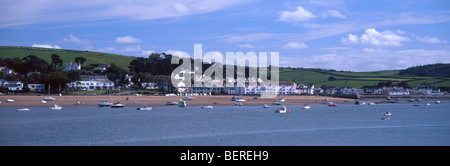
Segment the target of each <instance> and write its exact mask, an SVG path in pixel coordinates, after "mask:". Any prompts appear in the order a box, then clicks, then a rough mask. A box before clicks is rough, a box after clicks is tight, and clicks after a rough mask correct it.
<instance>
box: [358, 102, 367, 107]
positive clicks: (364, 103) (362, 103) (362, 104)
mask: <svg viewBox="0 0 450 166" xmlns="http://www.w3.org/2000/svg"><path fill="white" fill-rule="evenodd" d="M358 105H359V106H366V105H367V104H366V102H361V103H359V104H358Z"/></svg>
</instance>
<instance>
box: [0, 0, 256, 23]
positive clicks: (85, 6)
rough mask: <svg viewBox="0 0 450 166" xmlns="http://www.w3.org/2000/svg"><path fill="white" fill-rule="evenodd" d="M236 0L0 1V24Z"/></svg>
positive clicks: (169, 10)
mask: <svg viewBox="0 0 450 166" xmlns="http://www.w3.org/2000/svg"><path fill="white" fill-rule="evenodd" d="M243 3H249V2H248V1H240V0H206V1H188V3H187V1H184V0H152V1H142V0H128V1H123V0H96V1H92V0H65V1H59V0H44V1H39V2H38V1H34V0H17V1H0V8H1V9H2V10H1V11H0V14H1V15H2V16H8V17H0V28H4V27H12V26H18V25H26V24H36V23H74V22H77V21H81V22H86V21H98V20H114V19H121V20H152V19H161V18H175V17H182V16H187V15H195V14H203V13H209V12H213V11H217V10H221V9H224V8H228V7H230V6H234V5H237V4H243Z"/></svg>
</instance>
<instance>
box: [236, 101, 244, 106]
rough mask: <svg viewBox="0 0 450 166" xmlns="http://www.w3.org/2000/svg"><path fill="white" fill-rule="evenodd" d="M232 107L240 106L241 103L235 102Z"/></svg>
mask: <svg viewBox="0 0 450 166" xmlns="http://www.w3.org/2000/svg"><path fill="white" fill-rule="evenodd" d="M234 105H237V106H242V103H241V102H236V103H234Z"/></svg>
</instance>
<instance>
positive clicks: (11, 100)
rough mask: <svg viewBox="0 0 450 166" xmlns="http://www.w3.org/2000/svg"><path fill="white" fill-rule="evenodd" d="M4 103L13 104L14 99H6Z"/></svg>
mask: <svg viewBox="0 0 450 166" xmlns="http://www.w3.org/2000/svg"><path fill="white" fill-rule="evenodd" d="M6 102H8V103H14V99H6Z"/></svg>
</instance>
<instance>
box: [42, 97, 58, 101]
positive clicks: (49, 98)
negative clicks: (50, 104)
mask: <svg viewBox="0 0 450 166" xmlns="http://www.w3.org/2000/svg"><path fill="white" fill-rule="evenodd" d="M42 100H45V101H55V98H53V97H44V98H43V99H42Z"/></svg>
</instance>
